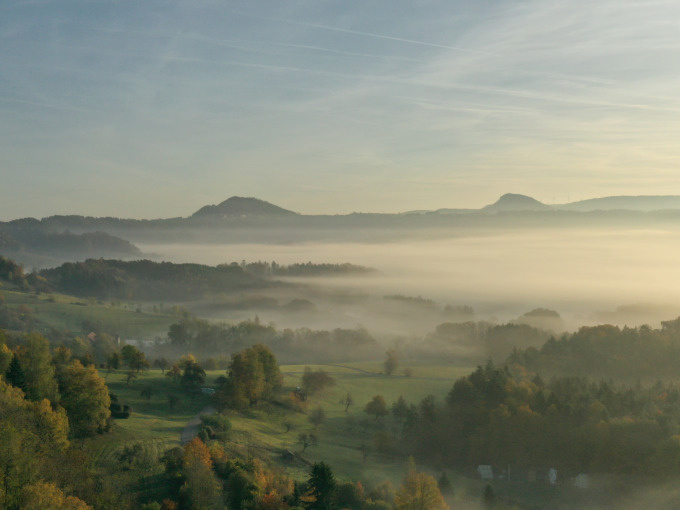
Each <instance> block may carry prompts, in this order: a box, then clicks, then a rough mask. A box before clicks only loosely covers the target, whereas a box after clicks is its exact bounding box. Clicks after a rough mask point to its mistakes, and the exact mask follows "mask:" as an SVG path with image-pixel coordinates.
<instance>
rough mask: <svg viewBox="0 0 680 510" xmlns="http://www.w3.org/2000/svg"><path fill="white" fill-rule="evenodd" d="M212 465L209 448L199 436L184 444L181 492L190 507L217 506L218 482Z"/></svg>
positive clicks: (209, 508) (198, 509)
mask: <svg viewBox="0 0 680 510" xmlns="http://www.w3.org/2000/svg"><path fill="white" fill-rule="evenodd" d="M212 466H213V463H212V458H211V457H210V450H209V449H208V447H207V446H206V445H205V443H204V442H203V441H201V440H200V439H199V438H197V437H195V438H194V439H192V440H191V441H190V442H188V443H187V444H186V445H185V446H184V454H183V456H182V474H183V475H184V480H185V482H184V486H183V487H182V494H183V496H184V497H185V498H186V499H187V500H188V502H189V504H190V508H192V509H195V510H212V509H213V508H218V505H219V500H220V484H219V482H218V481H217V478H216V477H215V474H214V473H213V471H212Z"/></svg>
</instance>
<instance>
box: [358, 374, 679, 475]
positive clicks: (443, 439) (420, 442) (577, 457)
mask: <svg viewBox="0 0 680 510" xmlns="http://www.w3.org/2000/svg"><path fill="white" fill-rule="evenodd" d="M367 412H368V411H367ZM383 414H387V410H385V412H384V413H383ZM392 414H393V416H394V420H395V422H396V424H397V425H398V427H397V430H398V431H399V432H398V433H397V434H396V435H395V436H394V437H391V438H387V440H386V439H385V438H381V440H382V443H383V444H387V445H392V446H389V448H394V449H395V451H399V452H400V453H402V454H414V455H416V456H418V457H421V458H423V459H429V461H430V462H432V463H434V464H435V465H456V466H459V467H460V468H461V469H465V470H471V469H472V468H474V467H476V466H478V465H480V464H488V465H491V466H493V468H494V470H495V471H496V472H497V473H502V472H504V471H506V470H507V468H508V467H510V470H511V473H512V474H513V476H514V477H515V479H524V480H526V479H527V477H529V476H530V473H531V472H534V473H545V472H547V470H548V469H549V468H555V469H557V470H558V473H559V474H560V476H561V477H573V476H576V475H577V474H579V473H610V474H612V473H614V474H634V475H640V476H649V477H662V478H665V477H671V476H677V475H678V474H680V441H679V440H678V433H680V388H679V387H678V386H677V385H675V384H662V383H657V384H655V385H654V386H651V387H642V386H640V385H637V386H617V385H614V384H613V383H610V382H592V381H590V380H587V379H584V378H579V377H562V378H555V379H552V380H551V381H549V382H547V383H546V382H544V381H543V380H542V379H541V378H540V377H534V378H533V379H532V380H527V379H521V378H514V377H512V376H511V375H510V372H509V371H508V369H507V368H498V367H495V366H494V365H493V364H491V363H490V362H489V363H488V364H487V365H486V366H484V367H478V368H477V370H475V371H474V372H473V373H472V374H470V375H469V376H466V377H463V378H460V379H459V380H457V381H456V382H455V384H454V385H453V387H452V389H451V391H450V392H449V394H448V396H447V398H446V401H445V402H437V401H436V400H435V399H434V397H432V396H428V397H425V398H424V399H423V400H422V401H421V402H419V403H411V404H408V403H407V402H405V401H404V400H403V399H400V401H398V402H395V403H394V404H393V406H392Z"/></svg>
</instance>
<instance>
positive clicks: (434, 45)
mask: <svg viewBox="0 0 680 510" xmlns="http://www.w3.org/2000/svg"><path fill="white" fill-rule="evenodd" d="M236 12H238V13H239V14H243V15H244V16H250V17H253V18H260V19H268V20H271V21H281V22H283V23H290V24H291V25H300V26H304V27H311V28H318V29H320V30H329V31H331V32H340V33H345V34H353V35H360V36H363V37H373V38H374V39H386V40H388V41H398V42H404V43H408V44H415V45H417V46H427V47H429V48H441V49H445V50H454V51H461V52H464V53H473V54H476V55H486V56H491V57H500V56H501V55H498V54H496V53H489V52H487V51H480V50H472V49H469V48H461V47H459V46H449V45H446V44H437V43H431V42H427V41H418V40H416V39H407V38H404V37H396V36H393V35H385V34H377V33H374V32H362V31H360V30H352V29H350V28H340V27H332V26H329V25H320V24H317V23H308V22H305V21H296V20H291V19H286V18H270V17H267V16H257V15H255V14H251V13H248V12H245V11H241V10H237V11H236Z"/></svg>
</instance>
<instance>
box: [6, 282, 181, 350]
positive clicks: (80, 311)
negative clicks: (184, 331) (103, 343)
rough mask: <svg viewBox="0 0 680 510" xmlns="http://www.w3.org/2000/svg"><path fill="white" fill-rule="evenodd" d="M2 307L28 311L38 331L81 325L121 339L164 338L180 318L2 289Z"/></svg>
mask: <svg viewBox="0 0 680 510" xmlns="http://www.w3.org/2000/svg"><path fill="white" fill-rule="evenodd" d="M2 295H3V296H4V298H5V304H6V305H7V306H9V307H11V308H17V307H20V306H22V305H23V306H25V307H28V309H29V310H30V312H31V314H32V315H33V317H34V319H35V320H36V322H37V323H38V327H39V328H41V327H42V328H48V327H49V326H52V327H55V328H57V329H61V330H67V331H76V332H78V331H81V330H82V323H83V321H89V322H91V323H94V324H97V325H99V326H100V327H101V328H102V329H104V330H106V331H111V332H116V333H117V334H118V335H120V336H121V337H122V338H153V337H155V336H164V335H165V334H167V332H168V329H169V327H170V324H172V323H173V322H177V321H178V320H179V318H178V317H177V316H176V315H172V314H169V313H162V312H157V313H154V312H152V311H151V310H153V308H152V307H153V305H144V304H139V303H124V302H120V301H98V300H96V299H92V298H91V299H87V298H76V297H73V296H68V295H64V294H45V293H43V294H32V293H27V292H17V291H12V290H7V289H2Z"/></svg>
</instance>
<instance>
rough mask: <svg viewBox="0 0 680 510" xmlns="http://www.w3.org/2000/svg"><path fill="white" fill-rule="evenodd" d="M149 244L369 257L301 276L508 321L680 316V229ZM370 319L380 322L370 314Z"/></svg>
mask: <svg viewBox="0 0 680 510" xmlns="http://www.w3.org/2000/svg"><path fill="white" fill-rule="evenodd" d="M140 248H142V249H143V251H144V252H145V253H154V254H156V255H157V256H158V259H159V260H168V261H172V262H197V263H204V264H209V265H217V264H220V263H230V262H240V261H241V260H246V261H247V262H254V261H259V260H262V261H268V262H271V261H275V262H277V263H279V264H292V263H297V262H307V261H312V262H316V263H325V262H328V263H344V262H350V263H353V264H360V265H365V266H369V267H373V268H375V269H377V270H378V273H377V274H373V275H367V276H359V277H347V276H344V277H337V278H324V279H317V278H313V279H302V280H300V281H303V282H305V283H307V284H310V285H316V286H319V287H325V288H329V289H337V290H343V291H347V292H364V293H367V295H372V296H374V297H375V296H378V297H380V296H382V295H385V294H403V295H409V296H422V297H424V298H428V299H433V300H435V301H437V303H438V304H439V305H441V306H443V305H445V304H451V305H471V306H473V307H474V308H475V311H476V312H478V314H479V315H480V316H481V317H483V318H489V317H495V318H496V319H497V320H499V321H508V320H511V319H515V318H517V317H518V316H519V315H521V314H523V313H526V312H528V311H530V310H532V309H534V308H540V307H543V308H550V309H554V310H556V311H558V312H559V313H560V315H562V317H563V318H564V319H565V322H566V325H567V326H568V327H569V328H570V329H575V328H577V327H579V326H582V325H592V324H597V323H604V322H609V323H613V324H619V325H626V324H627V325H628V326H639V325H642V324H645V323H648V324H650V325H652V326H654V327H658V326H659V323H660V321H661V320H670V319H674V318H676V317H677V316H678V315H680V306H678V305H677V303H678V302H680V290H676V289H674V288H673V287H671V286H669V285H668V283H667V282H668V281H669V280H673V279H674V278H680V270H679V269H678V268H677V263H676V260H675V254H676V253H678V252H679V251H680V237H679V236H678V235H677V234H676V233H675V232H673V231H670V230H661V229H659V230H634V229H629V230H619V231H612V232H607V231H606V230H603V229H597V230H596V229H592V230H590V231H585V230H584V231H581V232H569V234H568V235H564V234H563V233H560V232H557V231H553V230H549V229H542V230H536V231H528V232H509V233H497V234H494V235H491V234H485V235H483V236H476V235H467V236H462V237H457V238H455V239H451V238H448V239H447V238H442V239H434V240H401V241H393V242H389V243H353V242H350V243H327V242H312V243H296V244H287V245H281V244H266V245H265V244H228V245H219V244H201V245H188V244H172V243H170V244H148V245H144V244H142V245H140ZM367 315H370V314H367ZM363 320H364V321H365V323H368V322H370V318H369V317H365V318H364V319H363ZM361 321H362V320H361V319H357V320H354V323H355V324H357V323H361ZM350 322H351V321H350Z"/></svg>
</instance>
